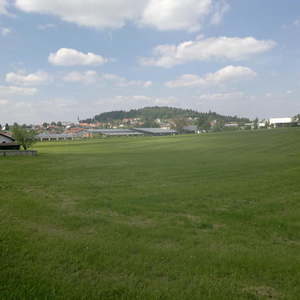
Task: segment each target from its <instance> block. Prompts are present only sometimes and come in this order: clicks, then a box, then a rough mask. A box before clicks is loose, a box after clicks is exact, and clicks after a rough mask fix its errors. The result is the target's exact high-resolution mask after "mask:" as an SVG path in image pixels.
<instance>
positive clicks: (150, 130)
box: [134, 128, 178, 136]
mask: <svg viewBox="0 0 300 300" xmlns="http://www.w3.org/2000/svg"><path fill="white" fill-rule="evenodd" d="M134 130H135V131H137V132H140V133H143V134H145V135H154V136H164V135H175V134H178V133H177V131H175V130H172V129H162V128H134Z"/></svg>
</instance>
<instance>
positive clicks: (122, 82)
mask: <svg viewBox="0 0 300 300" xmlns="http://www.w3.org/2000/svg"><path fill="white" fill-rule="evenodd" d="M102 79H104V80H107V81H111V82H113V83H114V84H115V85H117V86H119V87H129V86H141V87H145V88H147V87H150V86H152V82H151V81H142V80H128V79H126V78H124V77H121V76H118V75H114V74H103V75H102Z"/></svg>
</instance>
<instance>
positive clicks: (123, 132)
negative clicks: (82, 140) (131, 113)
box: [88, 128, 143, 136]
mask: <svg viewBox="0 0 300 300" xmlns="http://www.w3.org/2000/svg"><path fill="white" fill-rule="evenodd" d="M88 133H89V134H91V135H92V136H93V135H99V134H100V135H103V136H140V135H143V134H142V133H140V132H137V131H135V130H131V129H122V128H117V129H89V130H88Z"/></svg>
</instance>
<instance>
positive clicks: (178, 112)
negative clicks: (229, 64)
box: [81, 106, 249, 123]
mask: <svg viewBox="0 0 300 300" xmlns="http://www.w3.org/2000/svg"><path fill="white" fill-rule="evenodd" d="M132 118H135V119H141V120H150V121H154V120H156V119H161V120H170V119H176V118H193V119H198V118H201V119H207V120H208V119H214V120H220V121H224V122H241V123H243V122H249V119H247V118H240V117H237V116H223V115H220V114H218V113H216V112H211V111H210V112H198V111H195V110H191V109H182V108H175V107H167V106H163V107H159V106H154V107H144V108H141V109H132V110H129V111H124V110H119V111H111V112H105V113H101V114H98V115H96V116H95V117H94V118H89V119H86V120H82V121H81V122H82V123H95V122H112V121H119V120H123V119H132Z"/></svg>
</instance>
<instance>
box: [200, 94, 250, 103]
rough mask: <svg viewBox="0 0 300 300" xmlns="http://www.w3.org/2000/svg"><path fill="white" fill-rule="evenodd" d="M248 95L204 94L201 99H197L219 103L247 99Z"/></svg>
mask: <svg viewBox="0 0 300 300" xmlns="http://www.w3.org/2000/svg"><path fill="white" fill-rule="evenodd" d="M245 97H246V95H245V94H244V93H243V92H234V93H213V94H202V95H200V96H199V97H195V98H196V99H200V100H208V101H218V100H235V99H241V98H245Z"/></svg>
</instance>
